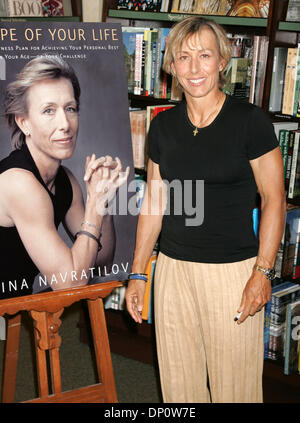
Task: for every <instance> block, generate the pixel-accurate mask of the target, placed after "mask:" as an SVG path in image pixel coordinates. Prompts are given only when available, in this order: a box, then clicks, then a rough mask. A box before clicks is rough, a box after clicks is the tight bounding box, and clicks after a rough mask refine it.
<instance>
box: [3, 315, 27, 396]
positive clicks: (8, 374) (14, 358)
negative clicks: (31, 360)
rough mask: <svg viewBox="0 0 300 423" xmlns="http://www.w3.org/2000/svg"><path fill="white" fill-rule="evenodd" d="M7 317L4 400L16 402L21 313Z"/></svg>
mask: <svg viewBox="0 0 300 423" xmlns="http://www.w3.org/2000/svg"><path fill="white" fill-rule="evenodd" d="M6 318H7V337H6V346H5V359H4V374H3V385H2V389H3V390H2V402H14V400H15V390H16V379H17V368H18V354H19V343H20V330H21V318H22V316H21V313H18V314H16V315H15V316H12V317H10V316H6Z"/></svg>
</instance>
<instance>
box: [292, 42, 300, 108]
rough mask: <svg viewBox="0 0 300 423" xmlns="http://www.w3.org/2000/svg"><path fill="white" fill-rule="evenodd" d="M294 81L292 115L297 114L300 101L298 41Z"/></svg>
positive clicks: (299, 47) (299, 49) (299, 45)
mask: <svg viewBox="0 0 300 423" xmlns="http://www.w3.org/2000/svg"><path fill="white" fill-rule="evenodd" d="M296 62H297V63H296V72H295V74H296V83H295V93H294V107H293V115H294V116H297V112H298V104H299V101H300V43H299V44H298V54H297V61H296Z"/></svg>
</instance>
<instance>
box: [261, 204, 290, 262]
mask: <svg viewBox="0 0 300 423" xmlns="http://www.w3.org/2000/svg"><path fill="white" fill-rule="evenodd" d="M285 213H286V203H285V199H284V197H283V196H282V198H281V199H278V200H276V201H266V202H265V203H263V204H262V210H261V221H260V230H259V251H258V257H257V264H259V265H260V266H263V267H273V266H274V264H275V259H276V255H277V252H278V247H279V244H280V241H281V238H282V233H283V229H284V224H285Z"/></svg>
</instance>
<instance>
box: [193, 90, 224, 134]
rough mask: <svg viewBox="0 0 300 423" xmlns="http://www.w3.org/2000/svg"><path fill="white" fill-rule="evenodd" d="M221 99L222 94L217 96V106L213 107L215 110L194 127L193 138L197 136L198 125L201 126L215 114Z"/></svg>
mask: <svg viewBox="0 0 300 423" xmlns="http://www.w3.org/2000/svg"><path fill="white" fill-rule="evenodd" d="M221 97H222V94H220V95H219V98H218V101H217V104H216V105H215V108H214V109H213V111H212V112H210V114H209V115H208V116H207V117H206V118H205V119H204V120H202V121H201V122H199V123H198V125H197V126H195V129H194V130H193V134H194V137H195V136H196V135H197V134H198V129H199V127H200V125H203V123H205V122H206V121H207V120H208V119H209V118H210V117H211V115H212V114H213V113H215V111H216V110H217V107H218V104H219V101H220V100H221Z"/></svg>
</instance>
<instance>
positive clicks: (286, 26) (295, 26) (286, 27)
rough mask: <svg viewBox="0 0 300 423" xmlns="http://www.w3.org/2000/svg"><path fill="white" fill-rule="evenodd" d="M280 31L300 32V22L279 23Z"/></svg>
mask: <svg viewBox="0 0 300 423" xmlns="http://www.w3.org/2000/svg"><path fill="white" fill-rule="evenodd" d="M278 29H279V30H280V31H293V32H300V22H279V25H278Z"/></svg>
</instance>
